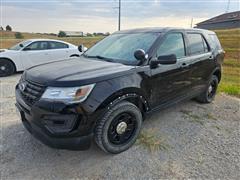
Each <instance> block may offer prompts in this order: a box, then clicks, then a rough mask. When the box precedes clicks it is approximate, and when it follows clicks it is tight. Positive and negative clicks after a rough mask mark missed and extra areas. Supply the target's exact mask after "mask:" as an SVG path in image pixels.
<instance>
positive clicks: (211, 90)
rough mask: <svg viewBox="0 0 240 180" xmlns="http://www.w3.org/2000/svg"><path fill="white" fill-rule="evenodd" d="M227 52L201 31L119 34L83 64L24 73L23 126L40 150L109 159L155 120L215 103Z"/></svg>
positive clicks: (20, 92) (19, 89) (20, 95)
mask: <svg viewBox="0 0 240 180" xmlns="http://www.w3.org/2000/svg"><path fill="white" fill-rule="evenodd" d="M223 59H224V51H223V49H222V47H221V45H220V43H219V41H218V38H217V36H216V34H215V33H214V32H212V31H207V30H200V29H176V28H150V29H136V30H125V31H119V32H116V33H114V34H112V35H110V36H108V37H106V38H105V39H103V40H102V41H100V42H98V43H97V44H96V45H94V46H93V47H92V48H90V49H89V50H88V51H86V52H85V53H84V54H83V55H82V56H80V58H76V59H72V60H69V61H68V63H67V64H66V63H65V61H58V62H55V63H49V64H48V65H40V66H37V67H33V68H30V69H28V70H27V71H25V73H24V74H23V75H22V77H21V80H20V81H19V84H18V85H17V86H16V101H17V103H16V106H17V108H18V109H19V112H20V114H21V119H22V122H23V124H24V126H25V127H26V128H27V129H28V130H29V132H31V133H32V134H33V135H34V136H35V137H36V138H38V139H40V140H41V141H42V142H43V143H45V144H47V145H49V146H51V147H54V148H63V149H82V150H83V149H87V148H89V146H90V144H91V140H92V138H94V139H95V141H96V143H97V145H98V146H99V147H100V148H101V149H102V150H104V151H106V152H109V153H120V152H122V151H125V150H127V149H128V148H129V147H131V146H132V145H133V144H134V142H135V141H136V139H137V137H138V134H139V132H140V130H141V127H142V122H143V119H145V118H146V117H147V115H149V114H150V113H152V112H154V111H157V110H159V109H161V108H165V107H167V106H170V105H172V104H175V103H177V102H179V101H182V100H186V99H191V98H196V99H197V100H198V101H200V102H202V103H210V102H212V101H213V99H214V97H215V94H216V91H217V87H218V83H219V82H220V80H221V64H222V62H223Z"/></svg>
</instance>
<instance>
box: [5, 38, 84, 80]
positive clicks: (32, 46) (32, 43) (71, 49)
mask: <svg viewBox="0 0 240 180" xmlns="http://www.w3.org/2000/svg"><path fill="white" fill-rule="evenodd" d="M80 54H81V53H80V52H79V51H78V47H77V46H75V45H73V44H70V43H67V42H64V41H59V40H52V39H29V40H26V41H23V42H20V43H18V44H16V45H15V46H13V47H11V48H9V49H1V50H0V77H1V76H8V75H11V74H13V73H14V72H17V71H23V70H25V69H27V68H29V67H32V66H36V65H39V64H44V63H49V62H52V61H58V60H62V59H68V58H69V57H76V56H80Z"/></svg>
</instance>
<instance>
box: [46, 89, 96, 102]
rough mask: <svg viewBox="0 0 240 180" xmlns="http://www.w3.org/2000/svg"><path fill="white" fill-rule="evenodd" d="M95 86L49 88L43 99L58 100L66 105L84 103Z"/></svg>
mask: <svg viewBox="0 0 240 180" xmlns="http://www.w3.org/2000/svg"><path fill="white" fill-rule="evenodd" d="M94 86H95V84H90V85H86V86H80V87H48V88H47V89H46V91H45V92H44V93H43V95H42V99H48V100H57V101H62V102H64V103H69V104H71V103H76V102H83V101H84V100H85V99H87V97H88V95H89V94H90V92H91V91H92V89H93V87H94Z"/></svg>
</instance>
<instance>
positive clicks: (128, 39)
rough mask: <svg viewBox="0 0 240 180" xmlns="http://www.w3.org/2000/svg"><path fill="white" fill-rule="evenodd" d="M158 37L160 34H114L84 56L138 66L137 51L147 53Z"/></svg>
mask: <svg viewBox="0 0 240 180" xmlns="http://www.w3.org/2000/svg"><path fill="white" fill-rule="evenodd" d="M158 36H159V33H131V34H113V35H110V36H108V37H106V38H104V39H103V40H102V41H100V42H98V43H97V44H96V45H94V46H93V47H92V48H90V49H89V50H88V51H87V52H86V53H85V54H84V56H85V57H95V58H98V59H101V60H107V61H112V62H119V63H123V64H127V65H137V64H138V63H139V61H137V59H136V58H135V57H134V52H135V51H136V50H137V49H143V50H144V51H145V52H147V51H148V50H149V48H150V47H151V46H152V44H153V42H154V41H155V40H156V39H157V37H158Z"/></svg>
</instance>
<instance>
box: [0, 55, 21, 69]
mask: <svg viewBox="0 0 240 180" xmlns="http://www.w3.org/2000/svg"><path fill="white" fill-rule="evenodd" d="M0 59H4V60H7V61H9V62H11V63H12V64H13V66H14V72H17V66H16V64H15V63H14V62H13V60H11V59H10V58H7V57H0Z"/></svg>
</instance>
